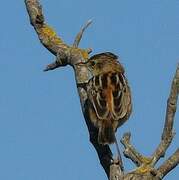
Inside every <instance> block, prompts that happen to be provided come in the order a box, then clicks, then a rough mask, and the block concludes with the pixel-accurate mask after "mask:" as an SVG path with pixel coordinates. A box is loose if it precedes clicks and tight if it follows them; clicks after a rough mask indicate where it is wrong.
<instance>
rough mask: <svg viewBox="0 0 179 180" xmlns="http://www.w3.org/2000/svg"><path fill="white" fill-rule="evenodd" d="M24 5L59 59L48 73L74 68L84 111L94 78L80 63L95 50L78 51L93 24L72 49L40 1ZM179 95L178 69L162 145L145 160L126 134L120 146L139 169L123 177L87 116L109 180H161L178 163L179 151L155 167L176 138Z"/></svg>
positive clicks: (91, 135) (80, 35) (168, 105)
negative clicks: (47, 18)
mask: <svg viewBox="0 0 179 180" xmlns="http://www.w3.org/2000/svg"><path fill="white" fill-rule="evenodd" d="M25 4H26V8H27V11H28V14H29V18H30V23H31V25H32V26H33V27H34V29H35V31H36V33H37V35H38V38H39V40H40V42H41V43H42V44H43V46H44V47H46V48H47V49H48V50H49V51H50V52H51V53H52V54H54V55H55V56H56V59H55V61H54V62H52V63H51V64H49V65H48V66H47V67H46V69H45V71H48V70H53V69H56V68H58V67H60V66H66V65H71V66H72V67H73V69H74V70H75V78H76V84H77V88H78V93H79V97H80V102H81V106H82V109H83V110H84V106H85V104H86V102H87V94H86V91H85V88H86V86H85V85H86V83H87V82H88V81H89V79H90V78H91V77H90V75H89V73H88V69H87V68H85V67H83V68H82V67H81V66H80V65H79V64H80V63H81V62H86V61H87V60H88V59H89V53H90V52H91V51H92V50H91V49H90V48H89V49H80V48H78V45H79V43H80V40H81V38H82V35H83V33H84V31H85V29H86V28H87V27H88V26H89V24H91V21H88V22H87V24H86V25H85V26H84V27H83V28H82V29H81V31H80V32H79V33H78V34H77V36H76V38H75V41H74V44H73V46H69V45H67V44H65V43H64V42H63V40H62V39H61V38H60V37H58V35H57V34H56V32H55V31H54V30H53V29H52V28H51V27H50V26H48V25H47V24H46V23H45V18H44V15H43V12H42V7H41V5H40V3H39V0H25ZM178 93H179V66H178V67H177V71H176V74H175V77H174V79H173V82H172V86H171V91H170V96H169V98H168V101H167V111H166V118H165V125H164V129H163V134H162V138H161V142H160V144H159V146H158V147H157V149H156V150H155V152H154V153H153V155H152V157H151V158H146V157H144V156H142V155H141V154H140V153H138V152H137V151H136V149H135V148H134V147H133V146H132V144H131V143H130V136H131V135H130V133H126V134H124V136H123V139H122V140H121V143H122V144H123V145H124V148H125V150H124V155H125V157H127V158H129V159H131V160H132V161H133V162H134V163H135V164H136V166H137V169H135V170H133V171H132V172H129V173H126V174H124V172H123V170H121V168H120V165H119V164H120V163H119V161H117V160H113V157H112V156H113V155H112V152H111V150H110V147H109V146H108V145H105V146H103V145H100V144H99V143H98V129H97V128H96V127H94V125H93V124H92V123H91V122H89V120H88V119H89V118H88V117H85V121H86V124H87V127H88V131H89V136H90V142H91V143H92V144H93V146H94V148H95V150H96V152H97V154H98V158H99V160H100V163H101V165H102V167H103V168H104V170H105V172H106V174H107V176H108V178H110V180H131V179H133V180H159V179H162V178H163V177H164V176H165V175H166V174H167V173H168V172H169V171H171V170H172V169H173V168H174V167H176V166H177V165H178V164H179V149H177V151H176V152H175V153H174V154H173V155H172V156H171V157H170V158H169V159H168V160H166V161H165V162H164V163H163V164H162V165H161V166H160V167H159V168H158V169H155V168H154V166H155V164H156V163H157V162H158V160H159V159H160V158H161V157H163V156H164V154H165V152H166V150H167V148H168V147H169V145H170V143H171V141H172V139H173V137H174V132H173V131H172V129H173V122H174V115H175V111H176V108H177V98H178ZM86 114H87V113H86Z"/></svg>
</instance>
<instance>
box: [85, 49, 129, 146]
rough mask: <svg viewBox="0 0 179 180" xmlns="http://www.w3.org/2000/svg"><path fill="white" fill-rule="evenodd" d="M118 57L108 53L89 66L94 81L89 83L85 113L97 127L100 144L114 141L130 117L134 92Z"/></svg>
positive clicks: (99, 55)
mask: <svg viewBox="0 0 179 180" xmlns="http://www.w3.org/2000/svg"><path fill="white" fill-rule="evenodd" d="M117 59H118V57H117V56H116V55H114V54H112V53H109V52H106V53H101V54H97V55H94V56H92V57H91V58H90V59H89V61H88V62H87V63H86V65H87V66H88V69H89V71H90V72H91V74H92V78H91V79H90V80H89V82H88V84H87V95H88V101H87V105H86V106H85V108H86V109H85V112H86V113H88V117H89V119H90V121H91V122H92V123H93V124H94V126H95V127H97V128H98V142H99V143H100V144H111V143H114V142H115V132H116V130H117V128H118V127H119V126H121V125H122V124H123V123H124V122H125V121H126V120H127V119H128V118H129V116H130V114H131V109H132V103H131V92H130V88H129V86H128V82H127V79H126V77H125V76H124V68H123V66H122V65H121V64H120V63H119V62H118V60H117Z"/></svg>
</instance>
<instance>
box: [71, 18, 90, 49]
mask: <svg viewBox="0 0 179 180" xmlns="http://www.w3.org/2000/svg"><path fill="white" fill-rule="evenodd" d="M91 23H92V20H91V19H90V20H88V21H87V23H86V24H85V25H84V27H82V28H81V30H80V32H79V33H78V34H77V35H76V38H75V41H74V43H73V47H76V48H77V47H78V45H79V43H80V41H81V38H82V36H83V33H84V31H85V30H86V29H87V28H88V27H89V25H90V24H91ZM89 52H91V51H89Z"/></svg>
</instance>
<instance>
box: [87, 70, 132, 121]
mask: <svg viewBox="0 0 179 180" xmlns="http://www.w3.org/2000/svg"><path fill="white" fill-rule="evenodd" d="M88 97H89V100H90V101H91V103H92V105H93V107H94V109H95V112H96V115H97V117H98V118H99V119H109V118H110V119H112V120H119V119H121V118H123V117H124V116H126V113H128V110H129V105H130V103H131V98H130V92H129V87H128V85H127V80H126V78H125V77H124V75H123V74H121V73H106V74H101V75H98V76H95V77H93V78H92V79H91V80H90V82H89V87H88Z"/></svg>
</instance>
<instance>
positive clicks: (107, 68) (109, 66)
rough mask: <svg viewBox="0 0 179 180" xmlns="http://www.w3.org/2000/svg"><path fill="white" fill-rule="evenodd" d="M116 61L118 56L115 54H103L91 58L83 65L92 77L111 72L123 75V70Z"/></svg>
mask: <svg viewBox="0 0 179 180" xmlns="http://www.w3.org/2000/svg"><path fill="white" fill-rule="evenodd" d="M117 59H118V56H116V55H115V54H113V53H110V52H105V53H100V54H96V55H94V56H92V57H91V58H90V59H89V60H88V61H87V62H86V63H85V64H86V65H87V67H88V69H89V71H90V72H91V73H92V74H93V75H94V76H97V75H99V74H101V73H107V72H113V71H118V72H121V73H123V72H124V68H123V67H122V65H121V64H120V63H119V62H118V60H117Z"/></svg>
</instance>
